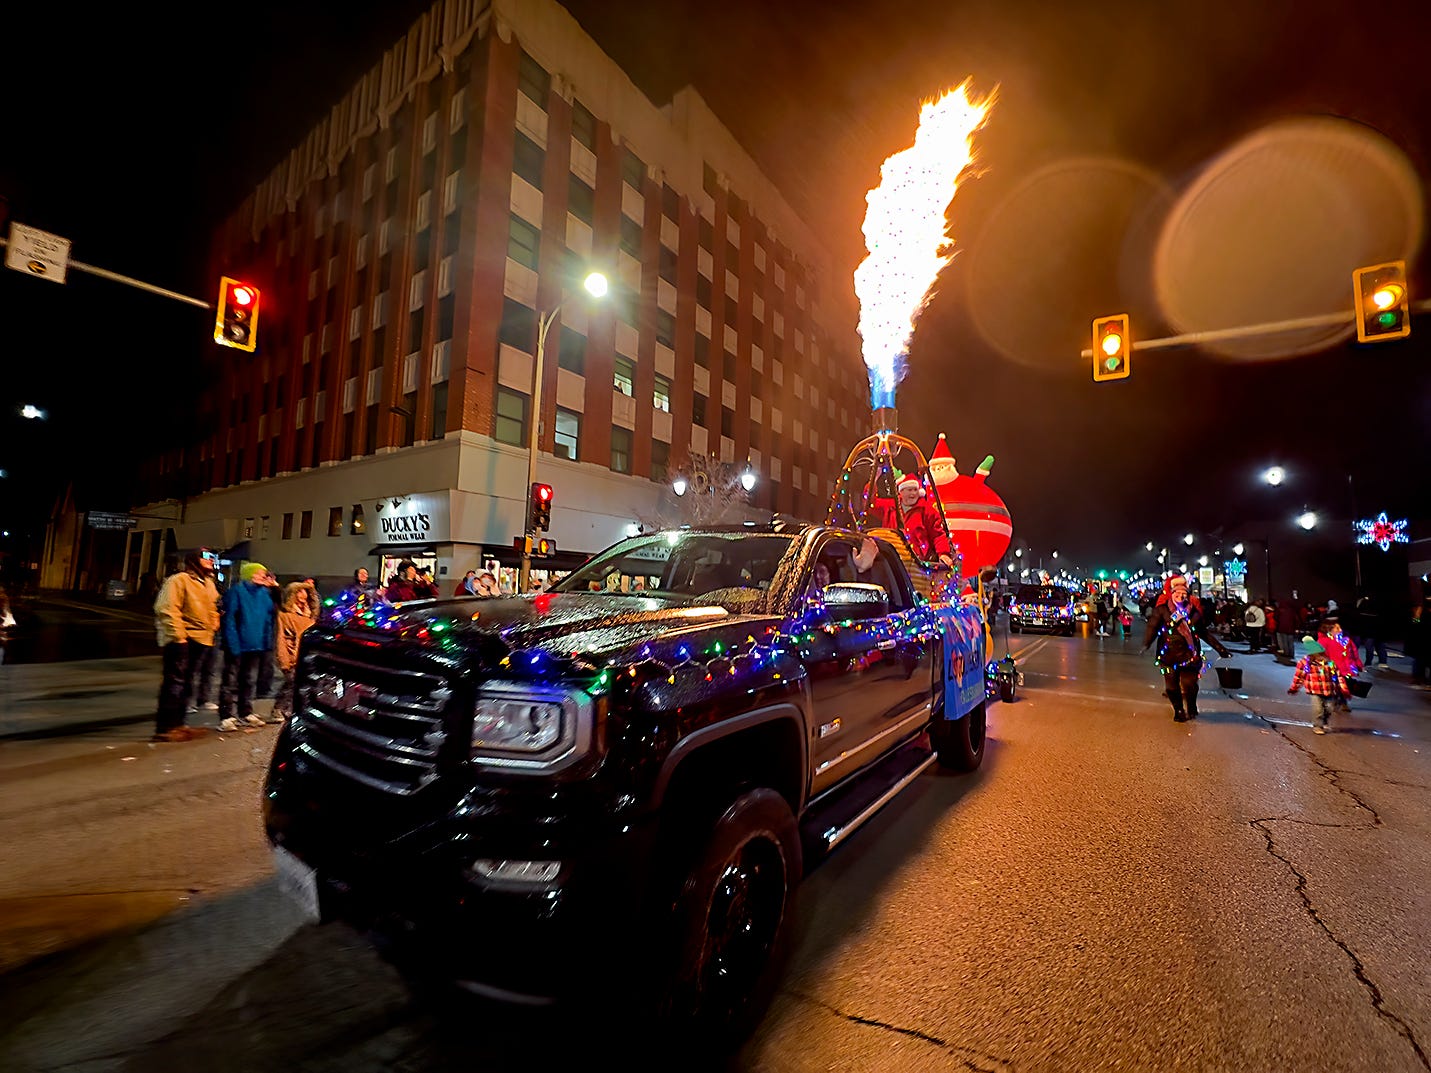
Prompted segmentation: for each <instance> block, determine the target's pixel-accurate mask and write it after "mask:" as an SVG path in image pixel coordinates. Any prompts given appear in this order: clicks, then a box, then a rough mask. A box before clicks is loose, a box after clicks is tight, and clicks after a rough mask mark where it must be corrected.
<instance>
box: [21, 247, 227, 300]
mask: <svg viewBox="0 0 1431 1073" xmlns="http://www.w3.org/2000/svg"><path fill="white" fill-rule="evenodd" d="M8 245H10V242H9V240H8V239H5V238H0V249H3V248H5V247H6V246H8ZM65 267H66V268H67V269H69V268H73V269H74V270H75V271H76V272H84V273H87V274H88V275H91V276H98V277H99V278H100V279H107V280H110V281H112V282H114V283H123V284H124V285H125V286H126V287H136V288H138V289H139V290H141V291H148V292H149V293H150V294H157V295H159V296H160V297H162V298H172V299H174V301H176V302H183V303H185V304H186V305H191V306H198V307H199V308H200V309H213V308H214V303H213V302H205V301H204V300H203V299H202V298H190V297H189V296H188V295H187V294H180V293H179V292H178V291H171V290H169V289H168V288H167V287H159V286H156V285H155V284H153V283H145V282H144V281H143V280H142V279H135V278H134V277H133V276H123V275H120V274H119V273H118V272H111V271H110V270H109V269H107V268H100V267H98V266H97V265H87V264H85V263H84V262H83V261H66V262H65Z"/></svg>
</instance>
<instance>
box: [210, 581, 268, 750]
mask: <svg viewBox="0 0 1431 1073" xmlns="http://www.w3.org/2000/svg"><path fill="white" fill-rule="evenodd" d="M239 578H240V580H239V582H238V583H237V584H235V585H230V586H229V589H228V591H227V592H225V593H224V599H223V605H222V608H221V610H222V613H223V622H222V624H221V626H220V628H219V637H220V639H221V643H222V644H223V648H224V683H223V688H222V689H221V690H220V691H219V730H221V731H227V732H233V731H236V730H240V729H242V727H243V726H244V725H245V724H247V725H248V726H255V727H260V726H263V725H264V722H263V720H262V719H260V718H259V717H258V716H256V715H254V714H253V695H254V686H255V682H256V679H257V677H258V670H259V667H260V665H261V664H262V663H263V661H264V660H270V661H271V660H272V659H273V647H274V638H275V633H276V631H275V629H274V618H275V617H276V612H275V611H274V605H273V597H272V596H271V595H270V594H269V589H271V588H272V587H273V586H275V585H276V584H277V580H276V579H275V578H274V576H273V575H272V574H270V573H269V572H268V568H267V567H266V566H264V565H263V564H262V563H244V565H243V569H242V570H240V571H239Z"/></svg>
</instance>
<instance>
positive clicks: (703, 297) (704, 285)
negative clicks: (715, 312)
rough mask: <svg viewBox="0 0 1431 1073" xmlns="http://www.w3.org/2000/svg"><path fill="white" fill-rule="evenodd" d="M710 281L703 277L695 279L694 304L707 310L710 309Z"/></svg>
mask: <svg viewBox="0 0 1431 1073" xmlns="http://www.w3.org/2000/svg"><path fill="white" fill-rule="evenodd" d="M711 290H712V287H711V281H710V280H708V279H706V277H705V276H697V277H696V302H697V303H698V304H699V305H701V306H702V307H704V308H705V309H709V308H710V307H711Z"/></svg>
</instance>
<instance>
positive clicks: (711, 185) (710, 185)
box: [701, 162, 720, 197]
mask: <svg viewBox="0 0 1431 1073" xmlns="http://www.w3.org/2000/svg"><path fill="white" fill-rule="evenodd" d="M701 189H702V190H704V191H705V192H706V193H707V194H709V195H710V196H711V197H715V196H716V191H717V190H718V189H720V183H719V181H718V180H717V178H716V170H715V168H713V167H711V166H710V164H708V163H705V162H702V166H701Z"/></svg>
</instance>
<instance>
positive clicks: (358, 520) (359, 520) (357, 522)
mask: <svg viewBox="0 0 1431 1073" xmlns="http://www.w3.org/2000/svg"><path fill="white" fill-rule="evenodd" d="M351 517H352V519H353V532H355V533H361V532H363V531H364V530H365V529H366V528H367V523H366V522H365V521H364V520H363V505H362V504H361V503H354V504H353V511H352V515H351Z"/></svg>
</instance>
